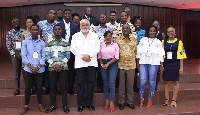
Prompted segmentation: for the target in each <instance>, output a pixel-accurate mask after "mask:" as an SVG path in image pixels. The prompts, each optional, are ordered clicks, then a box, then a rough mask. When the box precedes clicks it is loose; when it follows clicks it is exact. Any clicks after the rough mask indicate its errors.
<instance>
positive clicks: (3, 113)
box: [0, 59, 200, 115]
mask: <svg viewBox="0 0 200 115" xmlns="http://www.w3.org/2000/svg"><path fill="white" fill-rule="evenodd" d="M145 90H146V92H145V104H146V103H147V97H148V93H149V92H148V90H149V87H148V85H146V89H145ZM20 91H21V94H20V95H18V96H13V92H14V71H13V67H12V63H11V62H0V102H1V104H0V115H17V114H19V113H20V111H21V106H23V105H24V80H23V77H22V76H21V90H20ZM170 93H172V92H170ZM199 97H200V59H187V60H184V74H183V75H182V76H180V87H179V94H178V100H177V101H178V103H177V108H171V107H163V106H162V103H163V101H164V100H165V97H164V87H163V81H162V80H161V82H160V91H156V92H155V95H154V98H153V106H152V107H150V108H147V107H143V108H139V106H138V104H139V93H134V105H135V106H136V109H135V110H131V109H129V108H128V107H125V109H123V110H119V108H118V104H117V93H116V97H115V111H114V112H113V113H110V112H109V110H104V94H103V93H95V94H94V102H93V105H94V106H95V107H96V110H95V111H89V110H88V109H87V108H85V109H84V111H83V112H82V113H79V112H77V101H76V98H77V95H76V94H75V95H68V99H67V100H68V102H67V103H68V106H69V108H70V110H71V112H70V113H69V114H71V115H78V114H83V115H93V114H95V115H107V114H113V115H133V114H135V115H157V114H184V115H187V114H192V115H200V108H199V107H200V98H199ZM43 104H44V105H45V107H46V108H47V107H48V106H49V105H50V97H49V95H43ZM30 109H31V111H29V112H28V113H27V115H36V114H37V115H43V114H44V113H41V112H39V111H38V109H37V97H36V95H32V96H31V101H30ZM62 114H64V112H63V111H62V104H61V96H60V95H57V110H55V111H53V112H52V113H50V114H49V115H62Z"/></svg>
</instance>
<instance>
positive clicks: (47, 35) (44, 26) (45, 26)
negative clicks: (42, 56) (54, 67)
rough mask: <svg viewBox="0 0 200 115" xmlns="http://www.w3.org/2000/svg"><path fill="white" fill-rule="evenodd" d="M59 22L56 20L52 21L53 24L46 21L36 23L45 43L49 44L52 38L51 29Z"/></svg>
mask: <svg viewBox="0 0 200 115" xmlns="http://www.w3.org/2000/svg"><path fill="white" fill-rule="evenodd" d="M58 23H59V22H58V21H57V20H55V21H54V23H52V24H49V23H48V22H47V20H43V21H40V22H38V24H37V25H38V26H39V28H40V32H41V34H42V36H43V38H44V39H45V43H47V42H49V41H51V40H52V38H53V27H54V26H55V25H56V24H58Z"/></svg>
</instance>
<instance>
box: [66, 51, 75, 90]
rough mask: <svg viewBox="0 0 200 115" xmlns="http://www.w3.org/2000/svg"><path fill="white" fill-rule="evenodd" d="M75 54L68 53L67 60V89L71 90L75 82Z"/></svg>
mask: <svg viewBox="0 0 200 115" xmlns="http://www.w3.org/2000/svg"><path fill="white" fill-rule="evenodd" d="M74 62H75V56H74V54H73V53H70V60H69V61H68V63H67V64H68V67H69V70H68V89H70V90H73V86H74V83H75V69H74Z"/></svg>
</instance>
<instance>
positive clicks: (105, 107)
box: [104, 101, 110, 110]
mask: <svg viewBox="0 0 200 115" xmlns="http://www.w3.org/2000/svg"><path fill="white" fill-rule="evenodd" d="M106 103H107V104H106V105H107V106H106V105H105V106H104V109H105V110H106V109H108V108H109V107H110V106H109V105H110V104H109V103H110V102H109V101H108V102H106Z"/></svg>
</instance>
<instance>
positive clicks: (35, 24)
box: [30, 24, 39, 29]
mask: <svg viewBox="0 0 200 115" xmlns="http://www.w3.org/2000/svg"><path fill="white" fill-rule="evenodd" d="M33 26H37V27H38V28H39V26H38V25H37V24H33V25H31V27H30V29H31V28H32V27H33Z"/></svg>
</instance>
